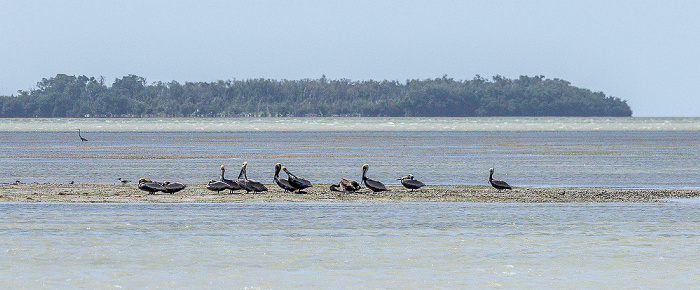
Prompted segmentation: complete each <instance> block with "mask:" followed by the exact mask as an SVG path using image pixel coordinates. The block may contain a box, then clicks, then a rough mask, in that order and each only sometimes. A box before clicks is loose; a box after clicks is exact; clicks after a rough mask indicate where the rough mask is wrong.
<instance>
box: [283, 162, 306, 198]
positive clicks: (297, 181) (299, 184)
mask: <svg viewBox="0 0 700 290" xmlns="http://www.w3.org/2000/svg"><path fill="white" fill-rule="evenodd" d="M282 170H283V171H284V173H287V181H289V185H291V186H292V187H294V188H296V189H297V193H303V191H302V190H303V189H305V188H309V187H311V186H312V185H311V181H308V180H306V178H303V177H299V176H296V175H294V174H292V173H291V172H289V170H287V167H284V166H282Z"/></svg>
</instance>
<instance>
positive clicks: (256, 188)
mask: <svg viewBox="0 0 700 290" xmlns="http://www.w3.org/2000/svg"><path fill="white" fill-rule="evenodd" d="M247 167H248V162H243V165H242V166H241V172H240V173H239V174H238V184H239V185H240V186H241V188H243V189H245V191H246V192H251V191H252V192H263V191H267V187H265V185H263V184H262V183H261V182H258V181H255V180H252V179H248V172H247V171H246V168H247Z"/></svg>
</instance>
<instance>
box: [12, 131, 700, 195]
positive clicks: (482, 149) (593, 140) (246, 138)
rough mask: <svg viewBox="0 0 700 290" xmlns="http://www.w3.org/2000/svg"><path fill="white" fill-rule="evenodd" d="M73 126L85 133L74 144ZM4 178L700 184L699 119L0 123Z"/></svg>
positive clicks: (56, 180)
mask: <svg viewBox="0 0 700 290" xmlns="http://www.w3.org/2000/svg"><path fill="white" fill-rule="evenodd" d="M77 128H81V130H83V136H84V137H87V138H88V139H89V140H90V141H88V142H80V141H79V139H78V137H77ZM0 142H2V144H3V146H2V148H0V172H2V173H3V174H2V176H0V182H14V181H15V180H20V181H22V182H28V183H30V182H39V183H44V182H50V183H68V182H70V181H74V182H78V183H98V184H106V183H116V179H117V178H119V177H121V178H125V179H127V180H132V181H135V180H138V178H140V177H149V178H151V179H154V180H170V181H180V182H184V183H187V184H203V183H206V182H207V181H208V180H210V179H212V178H218V174H219V171H218V168H219V166H220V165H222V164H223V165H226V166H227V167H228V168H229V171H228V172H230V174H231V175H235V174H236V173H237V170H238V168H239V166H240V164H241V163H242V162H244V161H247V162H248V163H249V166H248V172H249V174H250V175H251V177H252V178H254V179H256V180H259V181H263V182H265V183H270V184H271V183H272V175H273V167H274V164H275V163H277V162H280V163H283V164H284V165H286V166H287V167H288V168H289V169H290V170H291V171H292V172H293V173H295V174H298V175H301V176H304V177H306V178H307V179H309V180H311V181H312V182H314V183H335V182H337V181H338V180H339V179H340V178H341V177H342V178H349V179H355V180H359V179H360V176H361V167H362V164H365V163H367V164H369V165H370V170H369V173H368V174H369V176H371V177H372V178H374V179H378V180H380V181H383V182H384V183H385V184H388V185H398V184H399V183H398V182H397V181H396V180H395V179H396V178H398V177H401V176H404V175H406V174H408V173H411V174H413V175H414V176H416V178H418V179H420V180H422V181H423V182H425V183H426V184H441V185H445V184H446V185H455V184H467V185H486V184H487V183H486V180H487V178H488V169H489V168H491V167H494V168H495V169H496V174H495V176H496V178H499V179H503V180H506V181H507V182H508V183H510V184H511V185H514V186H535V187H562V186H602V187H632V188H664V189H698V188H700V178H698V176H700V118H369V119H361V118H301V119H289V118H267V119H253V118H250V119H2V120H0Z"/></svg>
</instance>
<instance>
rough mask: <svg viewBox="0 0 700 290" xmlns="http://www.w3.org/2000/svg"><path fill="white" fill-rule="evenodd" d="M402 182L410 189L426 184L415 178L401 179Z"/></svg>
mask: <svg viewBox="0 0 700 290" xmlns="http://www.w3.org/2000/svg"><path fill="white" fill-rule="evenodd" d="M401 184H403V186H404V187H406V188H408V189H418V188H421V187H423V186H425V183H423V182H420V181H418V180H415V179H401Z"/></svg>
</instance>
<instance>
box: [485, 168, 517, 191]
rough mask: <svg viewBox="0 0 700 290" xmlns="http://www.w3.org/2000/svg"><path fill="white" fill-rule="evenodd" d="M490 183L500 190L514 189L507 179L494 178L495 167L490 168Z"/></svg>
mask: <svg viewBox="0 0 700 290" xmlns="http://www.w3.org/2000/svg"><path fill="white" fill-rule="evenodd" d="M489 183H491V186H493V187H495V188H496V189H498V191H499V192H500V191H501V190H503V189H512V188H511V187H510V185H508V183H506V182H505V181H503V180H495V179H493V168H489Z"/></svg>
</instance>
